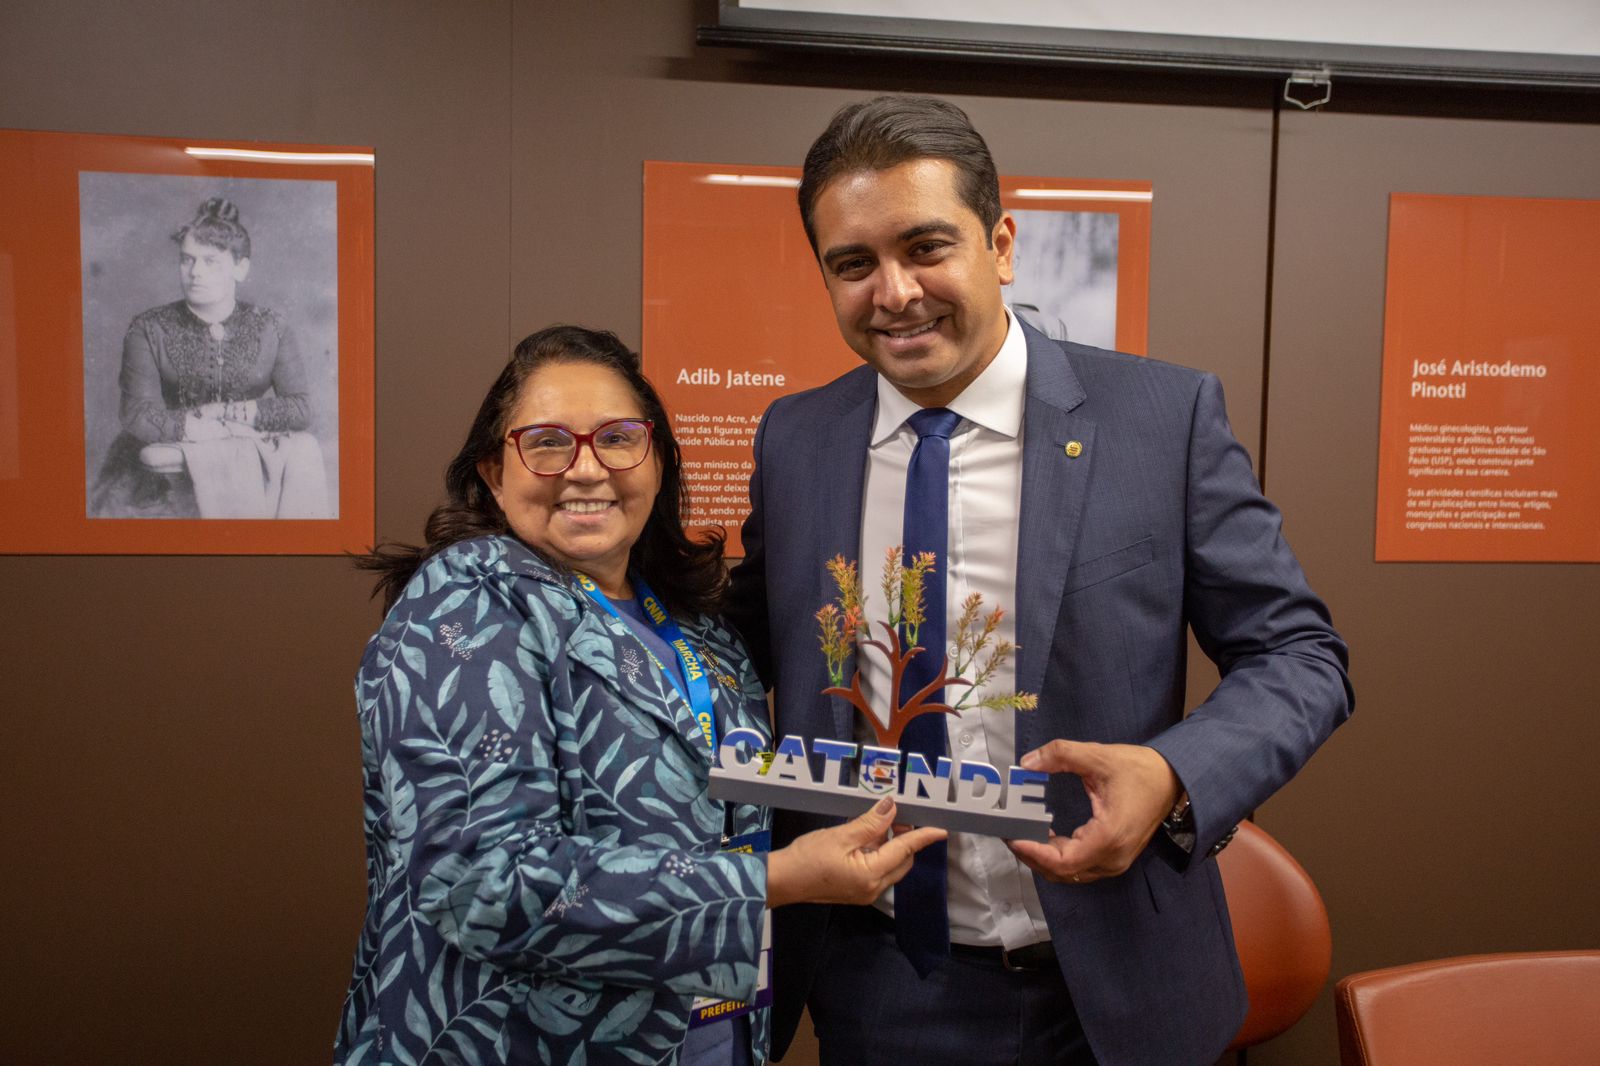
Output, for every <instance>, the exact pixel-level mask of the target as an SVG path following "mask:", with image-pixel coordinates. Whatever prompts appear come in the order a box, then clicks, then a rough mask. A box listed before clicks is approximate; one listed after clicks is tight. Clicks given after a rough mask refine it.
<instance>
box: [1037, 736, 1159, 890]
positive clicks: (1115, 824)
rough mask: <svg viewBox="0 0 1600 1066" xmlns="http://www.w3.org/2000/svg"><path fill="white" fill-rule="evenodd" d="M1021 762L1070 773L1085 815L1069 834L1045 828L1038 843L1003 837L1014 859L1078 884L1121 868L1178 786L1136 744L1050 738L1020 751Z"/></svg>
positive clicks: (1138, 848) (1148, 833)
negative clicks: (1079, 784)
mask: <svg viewBox="0 0 1600 1066" xmlns="http://www.w3.org/2000/svg"><path fill="white" fill-rule="evenodd" d="M1022 766H1023V767H1024V768H1025V769H1028V770H1043V771H1045V772H1047V773H1070V774H1077V775H1078V776H1079V777H1080V778H1082V779H1083V787H1084V789H1085V790H1086V791H1087V792H1088V793H1089V803H1090V805H1091V810H1092V812H1093V813H1092V816H1091V817H1090V819H1089V820H1088V821H1087V822H1085V823H1083V824H1082V825H1080V826H1079V827H1078V828H1077V829H1075V830H1073V833H1072V835H1071V836H1070V837H1058V836H1056V835H1055V834H1054V833H1051V834H1050V839H1049V840H1047V841H1046V842H1045V843H1043V844H1040V843H1037V842H1035V841H1031V840H1013V841H1008V842H1007V845H1006V846H1007V847H1009V848H1010V849H1011V850H1012V852H1013V853H1014V854H1015V855H1016V856H1017V858H1018V859H1021V860H1022V862H1023V863H1024V864H1026V865H1027V866H1028V867H1029V868H1030V869H1032V870H1034V871H1035V872H1036V873H1038V874H1039V875H1040V876H1041V877H1044V878H1046V879H1048V880H1051V881H1069V882H1071V883H1073V884H1083V883H1085V882H1088V881H1096V880H1099V879H1100V878H1102V877H1116V876H1117V875H1118V874H1120V873H1122V872H1123V871H1125V870H1127V868H1128V867H1129V866H1131V865H1133V860H1134V859H1136V858H1138V856H1139V852H1141V851H1143V850H1144V847H1145V845H1146V844H1148V843H1149V842H1150V838H1151V836H1153V835H1154V834H1155V831H1156V827H1157V826H1159V825H1160V824H1161V820H1162V819H1163V818H1165V817H1166V816H1167V812H1169V811H1171V810H1172V805H1173V804H1174V803H1176V802H1177V801H1178V796H1179V794H1180V792H1181V791H1182V787H1181V785H1180V784H1179V782H1178V775H1177V774H1175V773H1173V772H1172V767H1171V766H1169V765H1167V760H1166V759H1164V758H1162V757H1161V755H1160V753H1159V752H1157V751H1156V750H1155V749H1154V748H1147V747H1144V746H1143V745H1139V744H1089V743H1083V742H1079V741H1075V740H1052V741H1051V742H1050V743H1048V744H1046V745H1044V746H1043V747H1041V748H1037V749H1035V750H1033V751H1030V752H1028V754H1026V755H1024V756H1023V757H1022Z"/></svg>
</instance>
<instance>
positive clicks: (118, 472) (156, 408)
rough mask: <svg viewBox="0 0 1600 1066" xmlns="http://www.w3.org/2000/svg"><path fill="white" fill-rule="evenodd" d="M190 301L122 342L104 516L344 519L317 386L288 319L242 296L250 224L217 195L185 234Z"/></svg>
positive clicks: (178, 240)
mask: <svg viewBox="0 0 1600 1066" xmlns="http://www.w3.org/2000/svg"><path fill="white" fill-rule="evenodd" d="M172 242H173V244H174V245H175V246H176V248H175V250H176V253H177V256H176V259H177V268H178V286H179V290H180V293H181V298H180V299H177V300H174V301H173V302H171V303H167V304H162V305H161V306H158V307H152V308H150V309H149V310H146V311H143V312H141V313H139V314H137V315H135V316H134V318H133V321H132V323H131V324H130V325H129V326H128V330H127V334H126V335H125V336H124V338H123V342H122V363H121V371H120V374H119V378H118V383H119V387H120V393H121V400H120V404H119V410H118V417H119V421H120V433H119V434H118V436H117V437H116V439H115V440H114V441H113V442H112V444H111V447H110V449H109V450H108V452H107V454H106V458H105V461H104V463H103V464H102V465H101V467H100V471H99V474H98V477H96V478H95V480H94V483H93V485H92V487H91V489H90V492H89V500H88V513H89V516H90V517H93V518H326V517H331V515H332V513H333V512H332V508H331V506H330V499H329V492H328V486H327V478H326V475H325V472H324V464H323V453H322V447H321V445H320V444H319V442H318V440H317V438H316V436H315V435H314V434H313V433H312V432H310V429H311V424H312V413H313V412H312V390H311V386H310V382H309V379H308V376H307V373H306V367H305V364H304V361H303V359H302V357H301V352H300V349H299V346H298V345H297V343H296V340H295V334H294V331H293V330H292V329H291V328H290V325H289V323H288V322H287V321H286V319H285V317H284V315H282V314H281V313H279V312H278V311H276V310H274V309H272V308H270V307H265V306H262V305H260V304H256V303H251V302H249V301H247V300H244V299H242V298H241V292H240V290H241V286H243V285H244V284H245V283H246V281H247V279H248V278H249V276H250V267H251V259H250V234H249V231H248V230H247V229H246V228H245V225H244V222H243V221H242V219H241V218H240V212H239V208H238V206H237V205H235V204H234V203H233V202H231V201H230V200H228V199H226V198H224V197H220V196H215V197H211V198H209V199H207V200H205V202H204V203H202V204H201V205H200V207H199V210H198V211H197V212H196V213H195V216H194V217H193V218H192V219H190V220H189V221H188V222H185V223H184V224H183V225H181V226H179V227H178V229H177V230H176V231H175V232H174V233H173V234H172Z"/></svg>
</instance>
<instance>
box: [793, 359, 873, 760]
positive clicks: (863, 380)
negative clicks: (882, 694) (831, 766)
mask: <svg viewBox="0 0 1600 1066" xmlns="http://www.w3.org/2000/svg"><path fill="white" fill-rule="evenodd" d="M877 409H878V403H877V375H876V374H874V373H873V371H872V370H871V369H870V368H868V367H861V368H859V369H858V370H856V371H854V372H853V373H851V374H850V375H849V376H848V377H846V378H845V379H844V380H842V381H841V382H840V383H839V400H838V404H837V406H836V408H835V410H834V417H833V418H832V419H831V420H830V421H829V423H828V424H827V425H825V426H819V427H817V439H818V441H819V442H820V443H819V445H818V447H817V450H816V453H815V456H814V465H813V466H812V467H811V468H810V469H809V470H804V471H800V472H799V474H800V476H801V477H803V478H808V479H810V480H811V482H812V484H813V485H814V486H815V491H814V494H813V496H812V501H813V502H812V507H813V508H814V509H813V510H812V512H811V514H810V515H807V516H802V517H803V518H804V519H805V520H807V521H809V522H810V524H811V527H812V529H814V530H815V531H816V537H817V541H816V545H815V548H814V550H813V552H812V553H811V558H812V559H813V560H814V561H815V566H816V575H815V581H814V587H815V589H816V595H815V598H814V600H813V603H812V605H811V606H810V607H809V609H808V611H807V614H808V615H809V613H810V611H814V610H816V609H817V608H819V607H821V606H822V605H823V604H825V603H829V602H831V601H832V600H833V598H834V597H835V596H837V595H838V591H839V590H838V588H837V587H836V586H835V585H834V583H833V579H832V578H830V577H829V576H828V574H827V570H826V569H825V568H824V566H823V564H824V563H826V562H827V561H828V560H829V559H832V558H833V557H834V556H835V555H842V556H844V557H845V558H846V559H855V560H856V566H857V567H858V569H859V570H860V572H861V573H862V574H863V575H865V574H867V573H868V572H869V568H871V567H873V566H875V565H876V564H875V563H874V562H869V561H868V560H865V559H862V558H860V555H861V492H862V487H863V485H864V483H865V480H866V468H867V462H866V456H867V446H868V444H869V443H870V441H871V436H872V419H873V415H874V414H875V413H876V412H877ZM870 572H872V573H876V570H875V569H872V570H870ZM812 643H813V644H815V641H814V640H813V641H812ZM815 658H816V661H817V664H818V670H817V675H818V677H819V679H821V681H822V683H823V684H825V683H826V674H824V673H823V671H822V669H821V664H822V662H823V660H822V655H821V653H820V652H819V653H817V654H816V655H815ZM823 684H819V685H818V689H819V690H820V689H821V688H822V687H823ZM820 698H821V697H819V699H820ZM826 702H827V704H828V712H829V718H828V719H827V720H826V721H827V723H828V724H831V726H832V728H831V729H827V728H825V725H824V723H823V722H817V723H814V724H815V726H816V727H817V732H818V733H819V734H825V735H828V736H832V737H835V738H837V739H840V740H848V739H850V737H851V736H852V735H853V732H854V729H855V724H854V722H853V721H852V718H853V715H854V713H855V712H854V711H853V710H852V709H851V707H850V706H849V704H847V703H845V702H844V701H843V700H838V699H833V698H831V697H830V698H828V699H827V701H826Z"/></svg>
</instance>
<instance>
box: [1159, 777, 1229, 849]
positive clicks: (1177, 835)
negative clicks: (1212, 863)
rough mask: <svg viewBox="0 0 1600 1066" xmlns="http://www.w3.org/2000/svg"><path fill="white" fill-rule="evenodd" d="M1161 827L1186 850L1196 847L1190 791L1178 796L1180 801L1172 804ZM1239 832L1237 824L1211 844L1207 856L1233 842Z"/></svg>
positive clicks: (1174, 841)
mask: <svg viewBox="0 0 1600 1066" xmlns="http://www.w3.org/2000/svg"><path fill="white" fill-rule="evenodd" d="M1161 828H1162V829H1163V830H1165V832H1166V834H1167V836H1169V837H1171V838H1172V840H1173V843H1175V844H1178V845H1179V846H1180V847H1182V848H1183V849H1184V850H1185V851H1188V850H1189V849H1191V848H1193V847H1194V811H1193V810H1191V809H1190V807H1189V793H1187V792H1185V793H1183V794H1182V795H1181V796H1179V797H1178V802H1177V803H1174V804H1173V805H1172V810H1170V811H1168V812H1167V816H1166V817H1165V818H1164V819H1162V821H1161ZM1238 832H1239V827H1238V826H1237V825H1236V826H1234V827H1233V828H1232V829H1229V830H1228V831H1227V832H1226V833H1223V834H1222V839H1220V840H1218V841H1217V842H1216V843H1215V844H1213V845H1211V850H1210V851H1208V852H1206V857H1207V858H1210V857H1212V856H1215V855H1216V854H1217V853H1218V852H1219V851H1221V850H1222V849H1223V848H1225V847H1227V846H1228V845H1229V844H1231V843H1233V837H1234V834H1236V833H1238Z"/></svg>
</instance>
